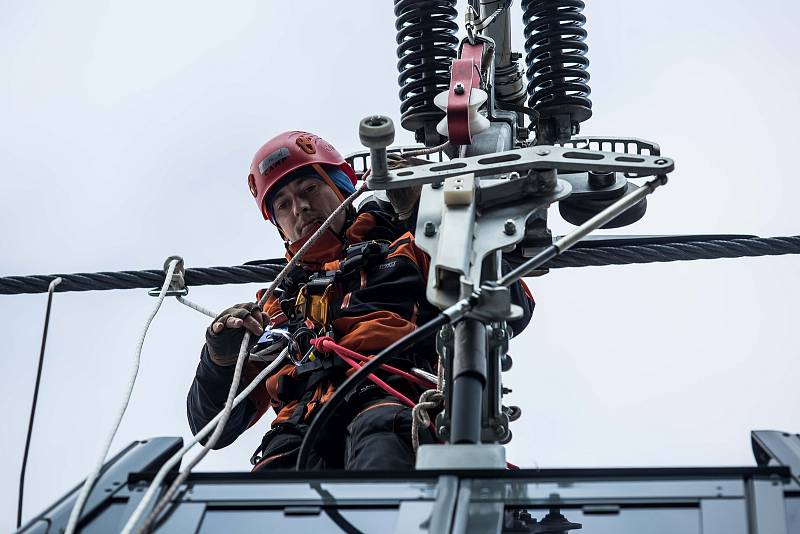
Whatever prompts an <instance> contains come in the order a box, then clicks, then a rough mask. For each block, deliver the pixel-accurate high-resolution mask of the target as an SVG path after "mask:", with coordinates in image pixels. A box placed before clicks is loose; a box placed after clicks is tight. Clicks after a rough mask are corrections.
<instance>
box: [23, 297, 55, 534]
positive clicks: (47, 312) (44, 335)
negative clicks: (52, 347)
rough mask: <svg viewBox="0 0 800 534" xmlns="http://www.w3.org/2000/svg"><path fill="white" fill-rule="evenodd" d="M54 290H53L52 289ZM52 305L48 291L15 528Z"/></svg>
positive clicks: (51, 298)
mask: <svg viewBox="0 0 800 534" xmlns="http://www.w3.org/2000/svg"><path fill="white" fill-rule="evenodd" d="M53 289H55V288H53ZM52 305H53V292H52V291H48V294H47V309H46V310H45V312H44V329H43V330H42V344H41V347H40V348H39V366H38V367H37V369H36V385H35V386H34V388H33V402H32V403H31V416H30V419H29V420H28V434H27V436H26V437H25V452H24V453H23V454H22V469H20V473H19V501H18V503H17V528H18V529H19V528H20V526H21V525H22V496H23V493H24V489H25V469H26V468H27V466H28V452H29V451H30V447H31V435H32V434H33V419H34V417H35V415H36V401H37V399H38V398H39V384H40V383H41V380H42V366H43V364H44V347H45V345H46V344H47V330H48V326H49V325H50V308H51V307H52Z"/></svg>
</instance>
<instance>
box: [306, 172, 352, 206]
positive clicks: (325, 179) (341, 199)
mask: <svg viewBox="0 0 800 534" xmlns="http://www.w3.org/2000/svg"><path fill="white" fill-rule="evenodd" d="M311 167H312V168H313V169H314V171H316V173H317V174H319V176H320V178H322V181H323V182H325V183H326V184H328V187H330V188H331V189H333V192H334V193H336V198H338V199H339V202H344V198H345V197H344V195H343V194H342V192H341V191H340V190H339V188H338V187H336V184H335V183H333V180H332V179H331V177H330V176H328V173H327V172H325V169H323V168H322V165H320V164H319V163H312V164H311Z"/></svg>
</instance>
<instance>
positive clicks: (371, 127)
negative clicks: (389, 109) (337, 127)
mask: <svg viewBox="0 0 800 534" xmlns="http://www.w3.org/2000/svg"><path fill="white" fill-rule="evenodd" d="M358 137H359V139H361V144H362V145H364V146H365V147H367V148H369V154H370V167H371V171H372V179H373V180H378V181H380V180H385V179H386V178H387V177H388V176H389V172H388V170H389V167H388V164H387V161H386V147H388V146H389V145H391V144H392V143H393V142H394V123H393V122H392V119H390V118H389V117H386V116H384V115H371V116H369V117H367V118H365V119H363V120H362V121H361V122H360V123H359V125H358Z"/></svg>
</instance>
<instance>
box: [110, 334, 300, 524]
mask: <svg viewBox="0 0 800 534" xmlns="http://www.w3.org/2000/svg"><path fill="white" fill-rule="evenodd" d="M287 352H288V349H283V351H281V353H280V355H278V357H277V358H275V360H274V361H273V362H272V363H270V364H269V365H268V366H267V367H265V368H264V369H263V370H262V371H261V372H260V373H258V374H257V375H256V377H255V378H254V379H253V380H252V381H251V382H250V383H249V384H248V385H247V386H246V387H245V388H244V389H243V390H242V391H241V392H240V393H239V394H238V395H237V396H236V398H235V399H234V400H233V406H234V407H235V406H238V405H239V404H241V402H242V401H243V400H245V399H246V398H247V396H248V395H249V394H250V393H252V391H253V390H254V389H255V388H256V386H258V384H259V383H260V382H261V381H262V380H264V379H265V378H266V377H267V376H268V375H269V374H270V373H272V372H273V371H274V370H275V369H276V368H277V367H278V366H279V365H280V364H281V363H283V360H284V359H285V358H286V354H287ZM221 418H222V412H220V413H218V414H217V415H216V416H215V417H214V418H213V419H212V420H211V421H209V422H208V423H206V426H204V427H203V428H202V429H200V431H199V432H198V433H197V434H195V435H194V436H193V437H192V439H191V440H189V442H188V443H187V444H185V445H184V446H183V448H181V450H179V451H178V452H176V453H175V454H173V455H172V456H171V457H170V458H169V459H168V460H167V461H166V462H164V464H163V465H162V466H161V468H160V469H159V470H158V472H156V475H155V476H154V477H153V480H152V482H151V483H150V486H148V488H147V491H146V492H145V494H144V496H143V497H142V500H141V501H139V505H138V506H137V507H136V509H135V510H134V511H133V513H132V514H131V516H130V518H129V519H128V522H127V523H125V526H124V527H123V530H122V532H130V531H131V529H132V528H133V527H134V526H136V523H137V522H138V521H139V518H140V517H141V516H142V513H143V512H144V509H145V508H147V505H148V504H149V503H150V501H151V500H152V499H153V496H154V495H155V493H156V491H158V489H159V488H160V487H161V483H162V482H163V481H164V479H165V478H166V477H167V475H168V474H169V472H170V471H172V468H173V467H175V466H176V465H178V463H179V462H180V461H181V459H182V458H183V457H184V456H186V454H187V453H188V452H189V451H190V450H191V449H192V448H193V447H194V446H195V445H197V444H198V443H199V442H200V441H201V440H202V439H203V438H204V437H206V436H207V435H208V434H210V433H211V432H212V431H213V430H214V429H215V428H216V427H217V423H219V421H220V419H221Z"/></svg>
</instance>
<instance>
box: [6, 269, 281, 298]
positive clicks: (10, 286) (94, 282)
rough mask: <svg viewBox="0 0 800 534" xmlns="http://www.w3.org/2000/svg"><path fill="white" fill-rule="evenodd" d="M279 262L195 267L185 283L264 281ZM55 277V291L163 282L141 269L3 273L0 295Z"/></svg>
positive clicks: (36, 287)
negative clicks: (59, 280)
mask: <svg viewBox="0 0 800 534" xmlns="http://www.w3.org/2000/svg"><path fill="white" fill-rule="evenodd" d="M283 261H284V260H276V263H274V264H272V263H271V264H261V265H237V266H234V267H196V268H193V269H186V273H185V274H184V279H185V281H186V285H187V286H209V285H224V284H250V283H258V282H267V281H269V280H272V279H273V278H275V276H276V275H277V274H278V273H279V272H280V270H281V269H282V268H283V266H284V265H285V264H284V263H283ZM278 262H280V263H278ZM57 277H61V278H62V279H63V282H62V283H61V285H59V287H58V288H57V290H56V293H66V292H68V291H105V290H109V289H143V288H152V287H158V286H159V285H161V283H162V282H163V281H164V271H163V270H156V269H150V270H144V271H116V272H99V273H72V274H48V275H31V276H6V277H2V278H0V295H18V294H23V293H46V292H47V287H48V285H49V284H50V282H51V281H52V280H53V279H55V278H57Z"/></svg>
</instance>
